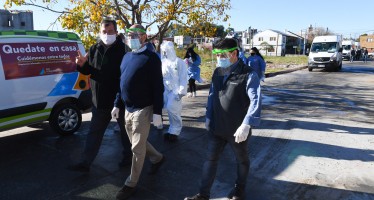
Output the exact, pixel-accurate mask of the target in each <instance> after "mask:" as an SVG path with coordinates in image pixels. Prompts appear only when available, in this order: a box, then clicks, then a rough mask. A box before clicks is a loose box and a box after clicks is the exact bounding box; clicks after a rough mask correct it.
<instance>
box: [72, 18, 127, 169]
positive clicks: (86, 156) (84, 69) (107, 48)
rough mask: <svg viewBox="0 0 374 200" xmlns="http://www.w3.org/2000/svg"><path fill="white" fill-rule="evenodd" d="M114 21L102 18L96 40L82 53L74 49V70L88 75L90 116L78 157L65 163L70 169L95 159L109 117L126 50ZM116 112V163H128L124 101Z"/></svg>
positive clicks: (87, 164)
mask: <svg viewBox="0 0 374 200" xmlns="http://www.w3.org/2000/svg"><path fill="white" fill-rule="evenodd" d="M117 33H118V32H117V24H116V21H114V20H104V21H102V23H101V28H100V41H99V42H98V43H96V44H95V45H93V46H91V48H90V50H89V52H88V53H87V55H86V56H83V55H81V53H80V52H79V51H78V55H79V56H78V57H77V59H76V63H77V70H78V71H79V72H80V73H82V74H85V75H90V86H91V91H92V103H93V106H92V118H91V124H90V129H89V131H88V135H87V139H86V145H85V148H84V152H83V155H82V158H81V161H80V162H79V163H78V164H76V165H72V166H69V167H68V169H70V170H73V171H81V172H88V171H89V170H90V165H91V164H92V162H93V160H94V159H95V157H96V155H97V153H98V151H99V149H100V145H101V142H102V139H103V136H104V133H105V130H106V128H107V127H108V124H109V122H110V120H111V118H112V116H111V111H112V108H113V105H114V100H115V98H116V94H117V92H118V90H119V83H120V75H121V72H120V64H121V61H122V58H123V56H124V55H125V53H126V50H125V44H124V43H123V42H122V40H121V38H120V37H119V36H118V35H117ZM117 107H119V108H121V109H120V112H119V115H120V117H118V116H117V122H118V124H119V127H120V130H121V140H122V144H123V148H124V150H123V160H122V161H121V162H120V163H119V164H120V166H123V165H126V164H130V163H131V160H132V152H131V144H130V141H129V139H128V137H127V133H126V130H125V124H124V105H123V104H122V105H121V104H119V105H117Z"/></svg>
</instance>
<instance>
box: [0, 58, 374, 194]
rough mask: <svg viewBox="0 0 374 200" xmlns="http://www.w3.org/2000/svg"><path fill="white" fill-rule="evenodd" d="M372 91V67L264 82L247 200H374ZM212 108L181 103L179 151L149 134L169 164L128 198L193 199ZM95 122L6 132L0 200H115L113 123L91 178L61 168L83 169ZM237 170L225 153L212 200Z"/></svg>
mask: <svg viewBox="0 0 374 200" xmlns="http://www.w3.org/2000/svg"><path fill="white" fill-rule="evenodd" d="M373 85H374V62H369V63H368V64H364V63H362V62H355V63H353V64H352V63H349V62H347V63H344V64H343V70H342V71H340V72H325V71H323V70H317V69H314V70H313V72H308V70H307V69H304V70H299V71H296V72H292V73H288V74H281V75H277V76H274V77H271V78H267V79H266V80H265V83H263V97H264V98H263V111H262V117H263V120H262V123H261V126H260V127H258V128H257V129H255V130H254V131H253V135H252V137H251V138H250V143H249V149H250V155H249V156H250V159H251V170H250V176H249V177H248V185H247V188H246V194H247V195H246V199H247V200H266V199H285V200H288V199H329V200H330V199H337V200H338V199H339V200H340V199H347V200H348V199H360V200H361V199H364V200H366V199H374V125H373V122H374V100H373V99H374V87H373ZM206 99H207V90H206V89H205V90H200V91H198V97H197V98H193V99H189V98H183V101H184V109H183V120H184V129H183V132H182V134H181V136H180V138H179V141H178V142H176V143H172V144H170V143H168V142H166V141H164V140H163V137H162V134H161V133H159V132H157V131H156V130H154V129H152V131H151V136H150V141H151V143H153V144H154V146H155V147H156V148H157V149H159V150H160V151H161V152H162V153H163V154H164V155H165V156H166V162H165V164H164V165H163V166H162V167H161V169H160V171H159V173H158V174H156V175H153V176H149V175H147V174H145V173H144V174H143V175H142V176H141V180H140V182H139V185H138V188H139V190H138V192H137V193H136V195H135V196H134V197H133V198H131V199H134V200H135V199H139V200H143V199H144V200H145V199H150V200H151V199H152V200H158V199H160V200H161V199H170V200H177V199H183V198H184V197H185V196H188V195H193V194H195V193H197V191H198V182H199V179H200V174H201V168H202V162H203V161H204V153H205V151H206V143H207V137H206V132H205V130H204V120H205V119H204V115H205V103H206ZM165 119H166V127H167V116H165ZM89 123H90V114H85V115H84V117H83V124H82V128H81V129H80V130H79V132H77V133H76V134H74V135H72V136H68V137H60V136H58V135H57V134H55V133H53V132H52V131H51V129H50V128H49V127H48V124H46V123H45V124H39V125H34V126H32V127H23V128H19V129H14V130H10V131H4V132H0V199H2V200H3V199H4V200H8V199H9V200H16V199H28V200H29V199H38V200H39V199H58V200H60V199H61V200H64V199H87V200H88V199H114V197H115V193H116V192H117V191H118V190H119V188H120V187H121V186H122V184H123V182H124V180H125V178H126V177H127V175H128V174H129V170H130V169H129V167H126V168H119V167H118V165H117V163H118V162H119V161H120V160H121V145H120V140H119V133H117V132H115V131H114V130H113V128H114V126H115V123H114V122H111V124H110V126H109V127H108V129H107V131H106V134H105V136H104V140H103V144H102V147H101V150H100V152H99V155H98V157H97V158H96V160H95V162H94V163H93V166H92V167H91V171H90V173H89V174H82V173H77V172H70V171H68V170H66V169H65V168H66V166H67V165H69V164H71V163H74V162H76V161H77V160H78V158H79V155H80V153H81V151H82V149H83V146H84V141H85V137H86V134H87V129H88V125H89ZM165 131H166V130H165ZM147 167H149V162H148V161H146V163H145V166H144V168H145V169H147ZM235 169H236V168H235V158H234V157H233V154H232V152H231V149H230V148H226V149H225V152H224V154H223V155H222V157H221V160H220V167H219V169H218V173H217V178H216V180H215V182H214V185H213V188H212V199H225V198H224V197H225V196H226V194H227V193H228V192H229V191H230V190H231V187H232V186H233V184H234V177H235Z"/></svg>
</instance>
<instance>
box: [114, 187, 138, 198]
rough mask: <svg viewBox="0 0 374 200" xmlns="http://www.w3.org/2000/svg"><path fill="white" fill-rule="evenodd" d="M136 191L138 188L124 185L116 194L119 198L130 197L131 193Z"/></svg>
mask: <svg viewBox="0 0 374 200" xmlns="http://www.w3.org/2000/svg"><path fill="white" fill-rule="evenodd" d="M135 192H136V188H134V187H129V186H127V185H125V186H123V187H122V188H121V189H120V190H119V191H118V192H117V194H116V199H117V200H123V199H128V198H129V197H130V196H131V195H133V194H134V193H135Z"/></svg>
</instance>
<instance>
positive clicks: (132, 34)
mask: <svg viewBox="0 0 374 200" xmlns="http://www.w3.org/2000/svg"><path fill="white" fill-rule="evenodd" d="M142 35H144V34H139V33H129V34H127V37H128V38H131V39H139V38H140V37H141V36H142Z"/></svg>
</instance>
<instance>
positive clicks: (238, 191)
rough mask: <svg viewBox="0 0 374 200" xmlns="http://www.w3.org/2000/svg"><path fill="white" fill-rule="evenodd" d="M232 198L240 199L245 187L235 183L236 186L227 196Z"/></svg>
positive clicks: (233, 199) (232, 199)
mask: <svg viewBox="0 0 374 200" xmlns="http://www.w3.org/2000/svg"><path fill="white" fill-rule="evenodd" d="M227 198H229V199H230V200H240V199H242V198H243V189H241V188H240V187H239V186H238V185H235V187H234V188H232V190H231V192H230V193H229V195H228V196H227Z"/></svg>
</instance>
